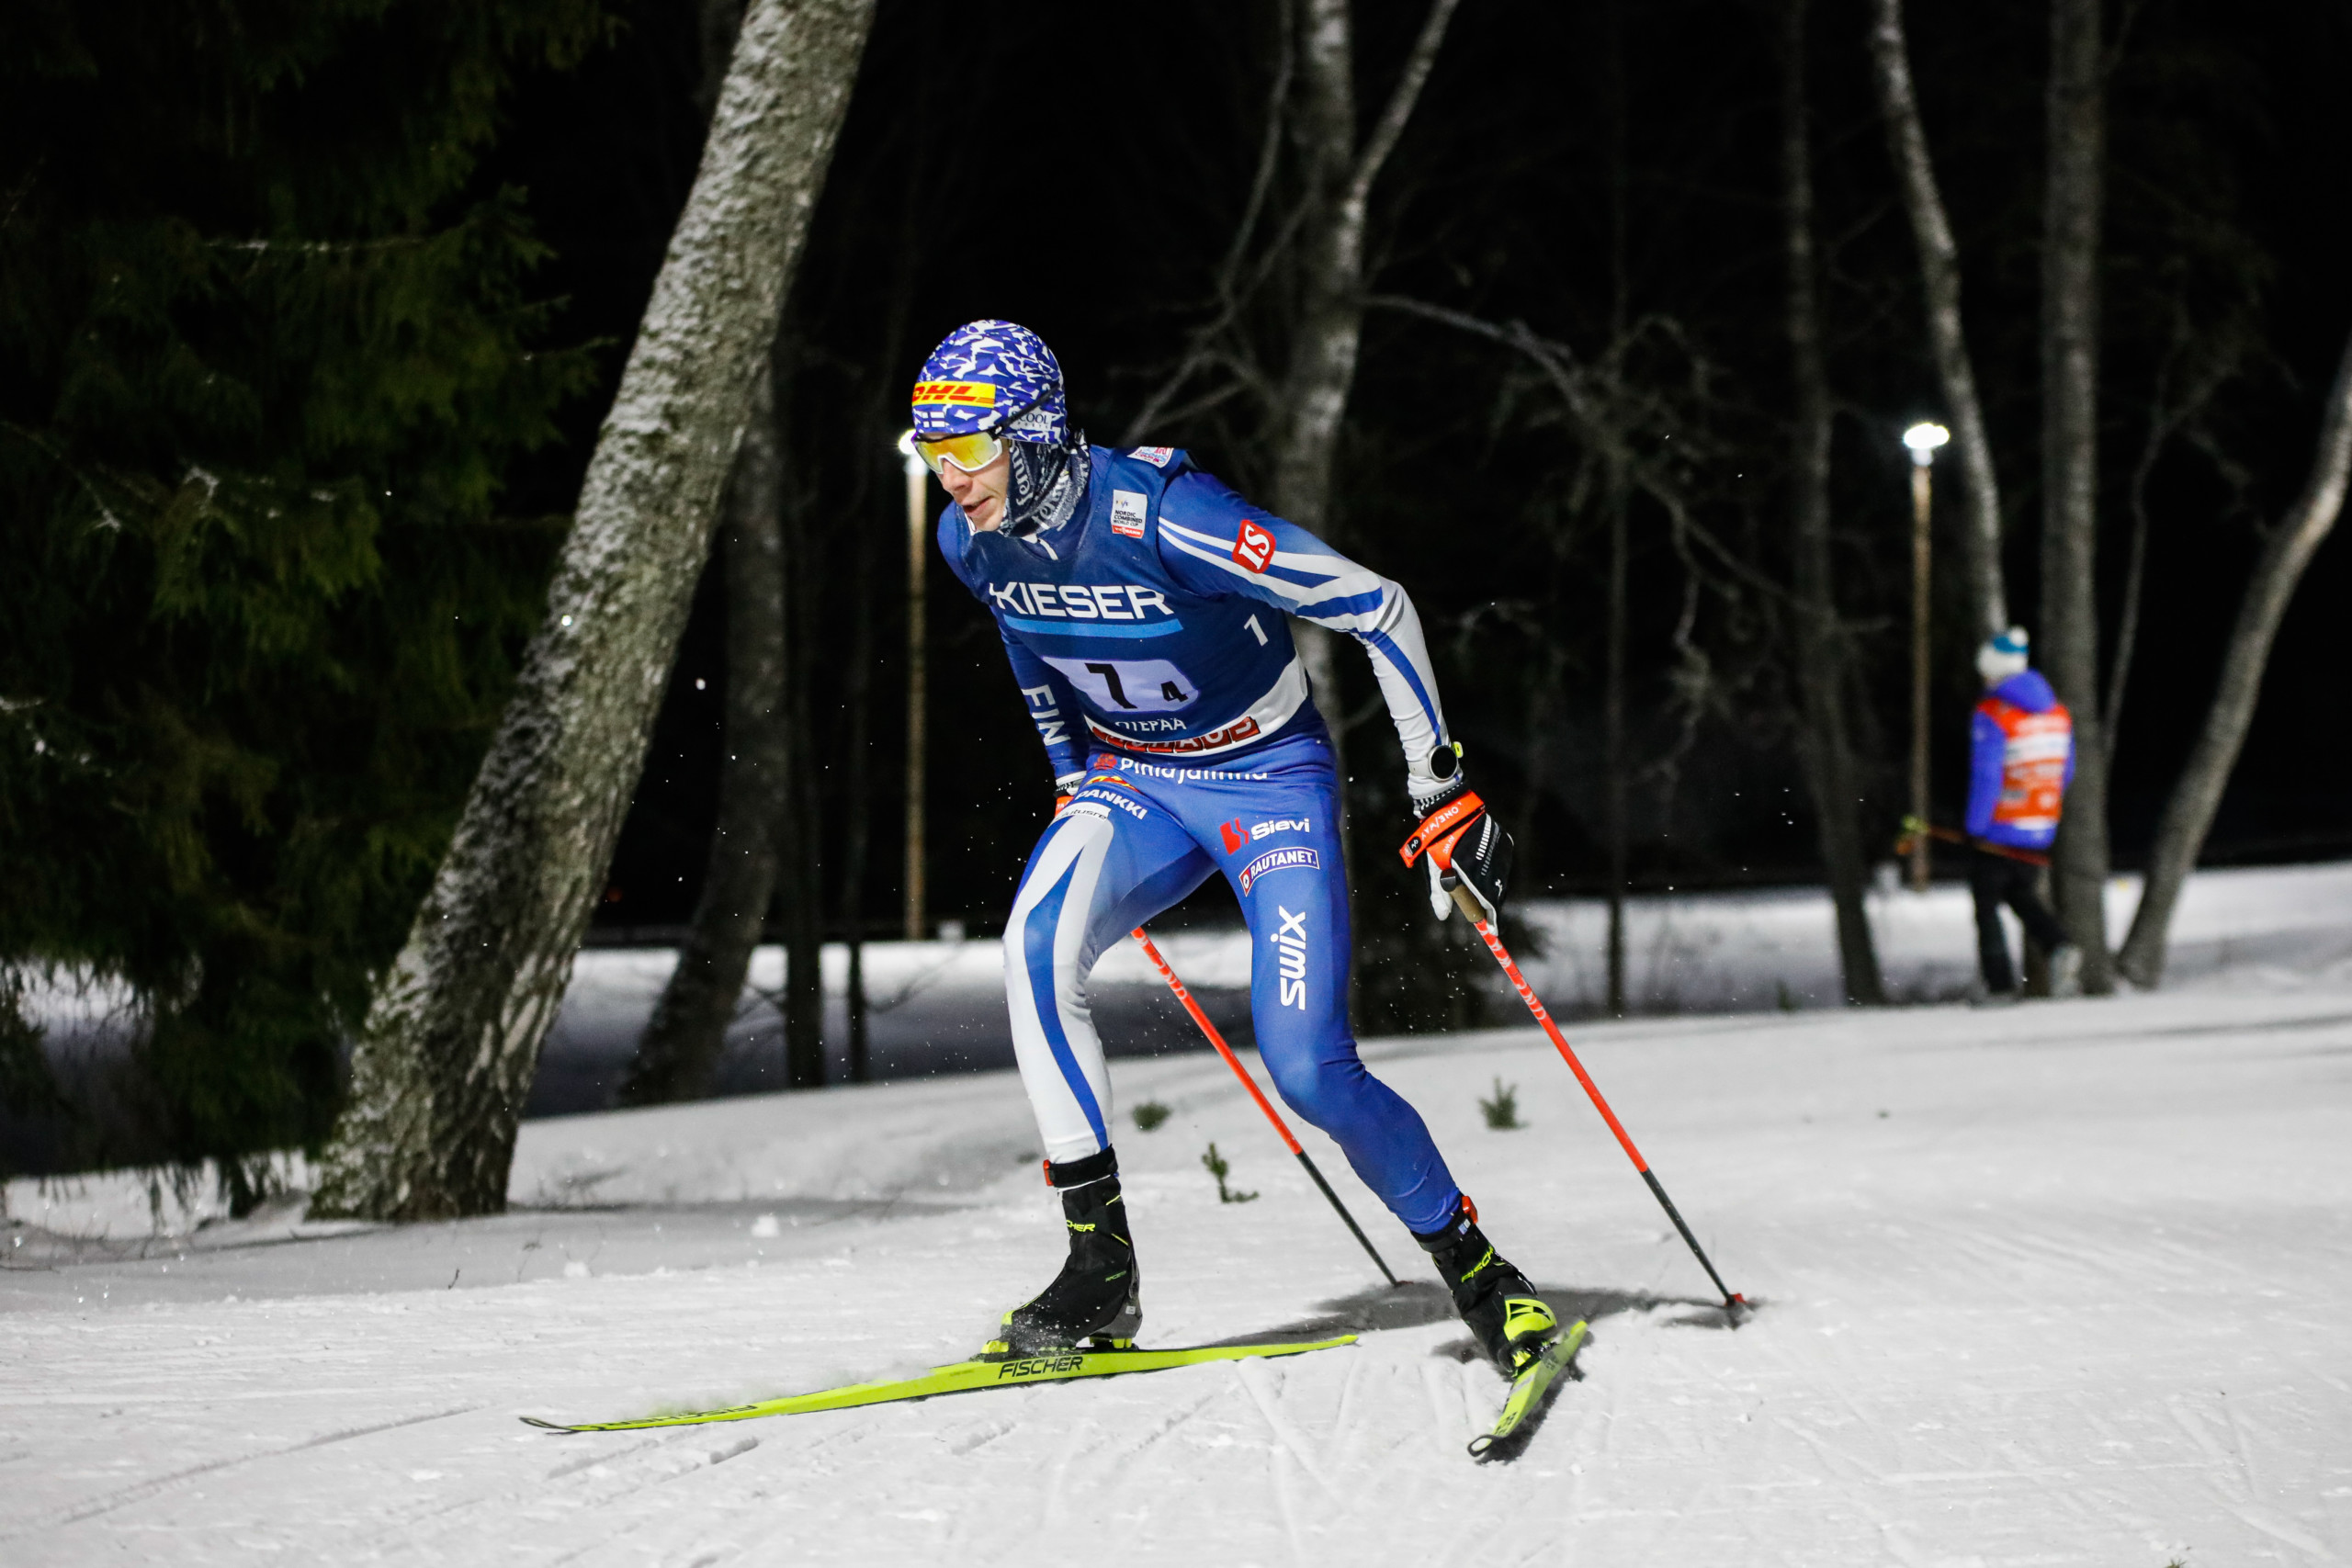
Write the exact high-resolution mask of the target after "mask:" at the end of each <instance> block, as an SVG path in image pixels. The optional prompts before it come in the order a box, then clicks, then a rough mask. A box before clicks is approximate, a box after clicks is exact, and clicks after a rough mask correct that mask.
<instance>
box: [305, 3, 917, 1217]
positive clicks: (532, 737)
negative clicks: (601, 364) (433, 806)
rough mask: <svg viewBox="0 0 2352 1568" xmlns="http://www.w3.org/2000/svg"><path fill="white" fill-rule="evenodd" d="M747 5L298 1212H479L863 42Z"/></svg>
mask: <svg viewBox="0 0 2352 1568" xmlns="http://www.w3.org/2000/svg"><path fill="white" fill-rule="evenodd" d="M872 16H873V0H754V3H753V4H752V6H751V8H750V10H749V11H748V12H747V13H746V15H745V17H744V18H743V25H742V29H741V35H740V37H739V38H738V39H737V42H736V46H735V53H734V57H733V62H732V63H731V64H730V66H729V70H728V74H727V81H726V85H725V86H724V88H723V89H722V91H721V93H720V95H719V103H718V112H717V114H716V116H715V118H714V119H713V122H712V127H711V132H710V136H709V138H708V140H707V142H706V144H705V145H704V148H703V155H702V164H701V168H700V170H699V172H698V173H697V174H696V175H695V186H694V191H693V194H692V195H691V196H689V197H688V198H687V201H686V207H685V210H684V213H683V214H681V216H680V218H679V220H678V227H677V231H676V232H675V233H674V234H673V235H672V237H671V242H670V250H669V254H668V255H667V256H666V257H665V258H664V260H663V262H662V272H661V275H660V276H659V277H658V278H657V279H656V280H655V282H654V287H653V297H652V299H651V301H650V303H649V304H648V306H647V308H646V315H645V321H644V323H643V325H642V327H641V329H640V330H639V334H638V339H637V344H636V346H635V347H634V348H633V349H632V350H631V351H630V354H629V359H628V367H627V368H626V369H625V370H624V371H623V372H622V375H621V384H620V389H619V390H618V392H617V393H616V396H615V398H614V402H613V409H612V412H610V413H609V414H608V415H607V416H606V417H605V425H604V429H603V431H602V433H601V434H599V436H598V438H597V443H596V451H595V455H594V457H593V458H592V459H591V460H590V463H589V467H588V475H587V478H586V479H585V481H584V482H583V483H582V487H581V495H580V505H579V509H578V513H577V514H576V516H575V519H574V521H573V525H572V530H571V536H569V537H568V538H567V539H566V540H565V543H564V547H563V553H562V556H561V558H560V560H559V562H558V564H557V569H556V573H555V580H554V582H553V583H552V585H551V586H550V587H549V589H548V614H547V620H546V623H545V624H544V625H543V626H541V628H540V630H539V632H538V634H537V636H535V637H533V638H532V640H531V643H530V645H529V647H528V648H527V649H526V650H525V653H524V657H523V668H522V671H521V672H520V675H519V677H518V679H517V681H516V685H515V697H514V700H513V701H512V702H511V703H510V704H509V705H508V707H507V710H506V714H505V716H504V717H503V720H502V721H501V723H500V725H499V728H498V733H497V735H496V736H495V738H494V739H492V742H491V748H490V753H489V755H488V757H487V758H486V759H485V760H484V761H483V763H482V767H481V773H479V774H478V775H477V776H476V778H475V780H474V784H473V788H472V791H471V792H470V794H469V796H468V798H467V801H466V807H465V811H464V813H463V815H462V816H461V817H460V818H459V820H458V829H457V833H456V836H455V838H454V839H453V840H452V841H451V843H450V846H449V851H448V853H447V856H446V857H445V858H444V860H443V861H442V863H441V868H440V871H439V873H438V874H436V875H435V879H434V885H433V889H432V891H431V893H429V894H428V895H427V896H426V897H425V900H424V905H423V906H422V908H419V910H418V911H417V916H416V920H415V923H414V924H413V926H412V927H411V929H410V931H409V936H408V941H407V943H406V945H405V946H404V947H403V948H402V950H401V955H400V958H399V960H398V962H397V963H396V964H394V965H393V967H392V969H391V971H390V973H389V974H387V975H386V976H384V978H383V980H382V981H381V983H380V984H379V989H378V991H377V994H376V998H375V1000H374V1003H373V1005H372V1006H371V1007H370V1009H369V1011H368V1020H367V1022H366V1023H365V1025H364V1026H363V1027H362V1030H361V1032H360V1037H359V1039H358V1041H357V1043H356V1049H355V1051H354V1054H353V1057H352V1066H351V1073H352V1082H351V1097H350V1100H349V1103H348V1105H347V1106H346V1108H345V1111H344V1113H343V1117H342V1119H341V1121H340V1122H338V1123H337V1125H336V1128H335V1132H334V1137H333V1139H332V1140H331V1142H330V1144H329V1146H328V1148H327V1151H326V1155H325V1158H324V1160H323V1164H322V1177H321V1181H320V1186H319V1190H318V1193H317V1195H316V1197H315V1198H314V1199H313V1200H312V1201H311V1213H314V1214H318V1215H321V1216H327V1215H339V1216H351V1217H355V1218H368V1219H379V1220H424V1219H441V1218H449V1217H455V1216H458V1215H466V1214H481V1213H496V1212H497V1211H499V1210H500V1209H502V1208H503V1207H504V1205H505V1201H506V1176H507V1168H508V1166H509V1163H510V1161H511V1159H512V1156H513V1154H514V1147H515V1124H516V1122H517V1119H518V1117H519V1116H520V1113H521V1111H522V1105H523V1098H524V1095H525V1094H526V1092H527V1091H528V1089H529V1088H530V1083H531V1077H532V1074H533V1072H534V1071H535V1069H536V1068H537V1064H538V1054H539V1045H540V1043H541V1041H542V1040H543V1039H544V1037H545V1035H546V1032H547V1029H548V1024H549V1023H551V1022H552V1021H554V1018H555V1014H556V1010H557V1007H558V1006H559V1005H560V1003H561V1001H562V999H563V991H564V987H565V984H566V983H567V982H568V981H569V979H570V978H571V962H572V956H573V954H574V953H575V952H576V951H577V949H578V947H579V944H580V937H581V933H582V931H583V930H584V929H585V928H586V926H587V922H588V916H589V912H590V910H591V909H592V908H593V907H594V901H595V898H596V896H597V893H598V891H599V890H600V888H601V887H602V885H603V882H604V877H605V870H606V868H607V867H608V865H609V864H610V863H611V859H612V851H613V842H614V840H615V839H616V837H617V836H618V834H619V831H620V823H621V818H622V815H623V814H624V812H625V811H626V810H627V808H628V796H629V792H630V789H631V787H632V786H633V785H634V784H635V783H636V781H637V777H638V772H639V767H640V765H641V764H642V762H643V760H644V754H645V746H646V740H647V738H648V735H649V733H650V729H651V728H652V722H653V717H654V715H655V714H656V712H657V711H658V710H659V708H660V705H661V701H662V690H663V687H664V685H665V684H666V682H667V681H668V677H669V672H670V666H671V663H672V661H673V656H674V654H675V651H676V647H677V639H678V635H679V632H680V631H681V629H682V628H683V626H684V621H685V615H686V608H687V604H688V603H689V601H690V600H691V598H692V596H693V591H694V583H695V574H696V573H697V572H698V571H699V570H701V567H702V564H703V559H704V557H705V555H706V554H707V551H708V548H709V544H710V532H711V528H712V526H713V525H714V523H715V522H716V521H717V514H718V503H719V495H720V491H721V490H722V488H723V487H724V485H725V483H726V479H727V475H728V470H729V466H730V465H731V463H732V461H733V458H734V455H735V448H736V445H737V443H738V441H739V440H740V439H741V435H742V431H743V423H744V417H745V409H746V407H747V406H748V403H749V400H750V394H751V388H752V378H753V377H754V376H755V375H756V374H757V372H758V368H759V366H760V364H761V362H762V360H763V357H764V355H765V354H766V352H767V348H768V345H769V344H770V342H771V341H772V340H773V339H774V337H775V330H776V322H777V320H778V317H779V315H780V313H781V308H782V304H783V299H784V293H785V289H786V285H787V284H788V283H789V281H790V278H791V274H792V270H793V267H794V265H795V263H796V262H797V259H798V255H799V252H800V245H801V241H802V239H803V237H804V236H805V235H806V233H807V231H808V227H809V213H810V211H811V209H813V208H814V207H815V205H816V200H817V195H818V192H819V190H820V188H821V187H822V186H823V183H824V175H825V169H826V165H827V164H828V163H829V162H830V161H831V154H832V149H833V142H834V139H835V136H836V133H837V132H838V131H839V130H840V127H841V121H842V114H843V111H844V110H845V109H846V108H847V107H848V104H849V96H850V90H851V87H852V85H853V84H854V80H855V77H856V73H857V62H858V59H859V56H860V55H861V53H862V52H863V51H864V49H865V36H866V32H867V28H868V27H869V25H870V23H871V21H872Z"/></svg>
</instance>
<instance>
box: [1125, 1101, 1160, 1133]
mask: <svg viewBox="0 0 2352 1568" xmlns="http://www.w3.org/2000/svg"><path fill="white" fill-rule="evenodd" d="M1131 1114H1132V1115H1133V1116H1134V1117H1135V1119H1136V1126H1137V1127H1139V1128H1141V1129H1142V1130H1143V1131H1145V1132H1147V1133H1148V1132H1150V1131H1151V1130H1152V1129H1153V1128H1154V1127H1157V1126H1159V1124H1160V1123H1161V1122H1165V1121H1167V1120H1168V1116H1169V1111H1168V1107H1166V1106H1164V1105H1162V1104H1160V1103H1159V1101H1158V1100H1145V1101H1144V1102H1143V1103H1142V1104H1141V1105H1138V1106H1136V1108H1135V1110H1134V1111H1133V1112H1131Z"/></svg>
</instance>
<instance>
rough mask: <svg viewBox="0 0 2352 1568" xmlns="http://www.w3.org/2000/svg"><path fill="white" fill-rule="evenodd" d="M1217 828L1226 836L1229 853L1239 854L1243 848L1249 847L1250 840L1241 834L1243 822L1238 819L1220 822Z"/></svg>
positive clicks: (1226, 846)
mask: <svg viewBox="0 0 2352 1568" xmlns="http://www.w3.org/2000/svg"><path fill="white" fill-rule="evenodd" d="M1216 830H1217V831H1218V832H1219V833H1222V834H1223V835H1224V836H1225V852H1226V853H1227V854H1229V855H1238V854H1239V853H1240V852H1242V851H1243V850H1245V849H1247V848H1249V846H1250V840H1247V839H1245V838H1243V837H1242V836H1241V824H1240V822H1239V821H1238V820H1236V821H1232V822H1220V823H1218V824H1217V825H1216Z"/></svg>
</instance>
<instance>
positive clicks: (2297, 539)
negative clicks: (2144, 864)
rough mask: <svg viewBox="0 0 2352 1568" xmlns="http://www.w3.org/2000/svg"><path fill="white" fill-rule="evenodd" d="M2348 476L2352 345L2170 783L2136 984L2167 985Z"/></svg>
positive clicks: (2126, 953) (2131, 948)
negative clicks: (2184, 922) (2239, 768)
mask: <svg viewBox="0 0 2352 1568" xmlns="http://www.w3.org/2000/svg"><path fill="white" fill-rule="evenodd" d="M2347 475H2352V339H2347V340H2346V343H2345V345H2344V355H2343V358H2342V360H2341V361H2340V362H2339V363H2338V364H2337V366H2336V370H2335V385H2334V386H2333V387H2332V388H2330V389H2329V391H2328V395H2327V406H2326V409H2325V411H2324V413H2323V415H2322V417H2321V421H2320V432H2319V444H2318V450H2317V452H2316V453H2315V454H2314V455H2313V457H2312V471H2311V476H2310V478H2308V479H2305V480H2304V481H2303V491H2302V494H2301V495H2300V496H2298V497H2296V499H2295V504H2294V506H2293V508H2292V509H2291V510H2290V511H2289V513H2287V516H2286V518H2285V519H2284V520H2283V521H2282V522H2281V523H2280V524H2279V525H2278V527H2277V528H2275V529H2273V530H2272V531H2271V534H2270V536H2269V538H2267V540H2265V541H2264V543H2263V547H2262V554H2261V555H2260V556H2259V557H2257V558H2256V560H2255V563H2254V574H2253V576H2252V577H2250V578H2249V579H2247V581H2246V585H2245V599H2244V600H2242V601H2241V602H2240V603H2239V605H2238V619H2237V625H2236V626H2235V627H2234V628H2233V630H2232V631H2231V633H2230V643H2229V649H2228V650H2227V651H2226V652H2225V653H2224V654H2223V655H2222V678H2221V683H2220V684H2219V685H2218V686H2217V687H2216V688H2215V690H2214V692H2213V705H2212V706H2211V707H2210V708H2208V709H2207V710H2206V713H2205V728H2203V729H2202V730H2201V731H2199V734H2198V737H2197V748H2196V750H2193V751H2191V752H2190V753H2189V754H2188V766H2186V767H2184V768H2183V769H2182V770H2181V774H2180V780H2179V782H2178V783H2177V784H2174V785H2173V792H2172V798H2171V799H2169V800H2167V801H2166V802H2165V814H2164V818H2163V819H2162V821H2161V822H2159V823H2158V825H2157V828H2156V842H2155V849H2154V852H2152V853H2151V854H2150V856H2149V858H2148V881H2147V886H2146V888H2145V889H2144V890H2143V892H2142V893H2141V895H2140V908H2138V910H2137V911H2135V912H2134V913H2133V915H2132V917H2131V935H2130V936H2129V937H2127V938H2125V939H2124V942H2123V951H2122V953H2120V955H2119V957H2118V959H2117V962H2116V966H2117V967H2118V968H2119V969H2120V970H2121V971H2122V972H2123V974H2124V976H2125V977H2126V978H2128V979H2130V980H2131V981H2132V982H2133V983H2134V984H2135V985H2140V986H2147V987H2154V985H2156V984H2157V982H2159V981H2160V980H2162V979H2163V978H2164V973H2165V934H2166V932H2167V931H2170V929H2171V926H2172V912H2173V907H2174V905H2175V904H2177V902H2178V901H2179V898H2180V889H2181V886H2182V884H2184V883H2186V882H2187V881H2188V874H2189V872H2190V871H2191V870H2192V869H2194V868H2195V866H2196V864H2197V856H2198V852H2199V851H2200V850H2202V849H2203V848H2204V846H2205V834H2206V832H2207V831H2208V830H2209V829H2211V827H2212V826H2213V813H2214V812H2215V811H2216V810H2217V809H2219V808H2220V807H2221V804H2222V790H2223V789H2225V788H2227V787H2228V785H2229V782H2230V771H2231V769H2233V768H2234V767H2235V766H2236V765H2237V760H2238V750H2239V749H2240V748H2241V747H2242V746H2244V745H2245V732H2246V728H2247V726H2249V725H2251V724H2252V723H2253V722H2254V708H2255V702H2256V698H2258V697H2259V696H2260V695H2261V694H2262V672H2263V670H2264V668H2265V666H2267V664H2268V662H2269V660H2270V645H2271V642H2272V640H2273V639H2274V638H2276V637H2277V636H2278V623H2279V622H2280V621H2281V620H2283V619H2284V618H2285V617H2286V614H2287V605H2288V604H2289V602H2290V601H2291V600H2292V599H2293V598H2294V596H2295V585H2296V584H2297V583H2298V582H2300V581H2301V580H2302V575H2303V568H2304V567H2306V566H2308V565H2310V564H2311V558H2312V554H2313V552H2315V551H2316V550H2318V548H2319V547H2320V545H2321V544H2322V543H2323V542H2324V541H2325V539H2326V538H2327V536H2328V534H2329V533H2330V532H2331V531H2332V530H2333V529H2334V528H2335V520H2336V517H2337V516H2338V515H2339V514H2340V513H2342V512H2343V510H2344V491H2345V484H2346V477H2347Z"/></svg>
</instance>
